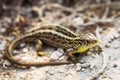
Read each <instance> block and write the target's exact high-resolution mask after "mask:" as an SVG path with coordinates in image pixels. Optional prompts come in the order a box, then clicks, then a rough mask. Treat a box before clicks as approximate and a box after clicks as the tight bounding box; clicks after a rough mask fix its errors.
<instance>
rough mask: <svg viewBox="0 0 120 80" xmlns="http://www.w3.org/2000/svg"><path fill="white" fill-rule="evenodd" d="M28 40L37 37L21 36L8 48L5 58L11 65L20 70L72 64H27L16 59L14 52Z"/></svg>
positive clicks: (30, 35)
mask: <svg viewBox="0 0 120 80" xmlns="http://www.w3.org/2000/svg"><path fill="white" fill-rule="evenodd" d="M27 39H29V40H31V39H35V37H34V36H32V34H29V35H24V36H20V37H19V38H16V39H14V40H13V41H12V42H11V43H10V44H9V45H7V46H6V49H5V58H7V59H8V60H9V61H10V62H11V63H13V64H14V66H17V67H20V68H28V67H31V66H36V67H38V66H47V65H51V66H53V65H63V64H71V62H25V61H23V60H19V59H16V58H15V57H14V55H13V50H14V49H15V47H16V46H17V45H18V44H19V43H21V42H23V41H25V40H27Z"/></svg>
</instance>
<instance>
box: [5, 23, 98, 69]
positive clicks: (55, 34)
mask: <svg viewBox="0 0 120 80" xmlns="http://www.w3.org/2000/svg"><path fill="white" fill-rule="evenodd" d="M28 40H31V41H35V40H36V41H37V40H39V41H40V42H44V43H46V44H49V45H51V46H54V47H59V48H63V49H72V51H71V52H70V53H69V56H70V57H73V54H75V53H84V52H85V51H87V50H88V49H89V48H92V47H94V46H96V45H98V40H97V39H96V38H95V37H94V36H93V35H92V34H84V35H83V34H81V35H77V34H75V33H74V32H72V31H71V30H69V29H67V28H65V27H63V26H61V25H58V24H43V25H41V26H40V28H37V29H35V30H32V31H30V32H28V33H26V34H25V35H22V36H18V37H17V38H15V39H14V40H13V41H11V43H10V44H9V45H8V46H7V47H6V50H5V56H6V58H7V59H8V60H9V61H11V62H12V63H13V64H15V65H20V66H22V67H31V66H45V65H61V64H70V63H71V62H24V61H22V60H18V59H16V58H14V56H13V50H14V49H15V47H16V46H17V45H18V44H20V43H21V42H23V41H28ZM40 46H41V45H40Z"/></svg>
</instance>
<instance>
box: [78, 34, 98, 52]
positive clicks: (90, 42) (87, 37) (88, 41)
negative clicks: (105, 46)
mask: <svg viewBox="0 0 120 80" xmlns="http://www.w3.org/2000/svg"><path fill="white" fill-rule="evenodd" d="M79 38H80V39H81V40H82V41H81V46H79V47H78V50H77V51H78V52H80V53H83V52H85V51H87V50H88V49H90V48H92V47H95V46H97V45H98V44H99V41H98V40H97V38H96V37H95V36H94V35H93V34H90V33H89V34H82V35H80V36H79Z"/></svg>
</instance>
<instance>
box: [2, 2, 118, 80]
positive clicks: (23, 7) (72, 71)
mask: <svg viewBox="0 0 120 80" xmlns="http://www.w3.org/2000/svg"><path fill="white" fill-rule="evenodd" d="M0 17H1V18H0V80H120V65H119V64H120V1H119V0H111V1H110V0H106V1H104V0H85V1H84V0H1V1H0ZM41 23H44V24H46V23H55V24H61V25H63V26H65V27H67V28H69V29H71V30H72V31H74V32H75V33H77V34H80V33H93V34H94V35H95V36H96V37H97V38H98V40H99V41H100V44H99V45H100V46H101V47H102V50H103V51H102V52H101V53H93V52H92V50H90V51H88V52H87V55H84V56H82V55H81V56H80V57H79V61H80V63H77V64H69V65H59V66H43V67H31V68H27V69H21V68H17V67H14V66H13V64H11V63H10V62H9V61H8V60H7V59H5V58H4V50H5V46H6V45H8V43H9V42H10V41H11V40H13V39H14V38H15V37H16V36H18V35H21V34H25V32H28V31H30V30H31V29H32V28H36V27H39V25H40V24H41ZM35 45H36V44H35V43H34V42H30V43H27V44H26V43H21V44H20V45H19V46H20V47H19V49H17V50H15V53H14V54H15V57H16V58H19V59H22V60H25V61H33V62H34V61H50V60H51V59H52V60H54V61H67V59H66V58H67V56H66V55H64V54H65V51H64V50H63V49H61V48H53V47H51V46H48V45H44V47H43V51H45V52H46V53H49V54H50V55H51V56H50V57H40V56H37V55H36V54H35V52H36V50H35ZM16 53H17V54H16ZM20 53H21V54H20Z"/></svg>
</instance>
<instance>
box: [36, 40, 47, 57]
mask: <svg viewBox="0 0 120 80" xmlns="http://www.w3.org/2000/svg"><path fill="white" fill-rule="evenodd" d="M36 43H37V45H36V53H37V56H49V54H47V53H45V52H43V51H41V49H42V41H41V40H40V39H36Z"/></svg>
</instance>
